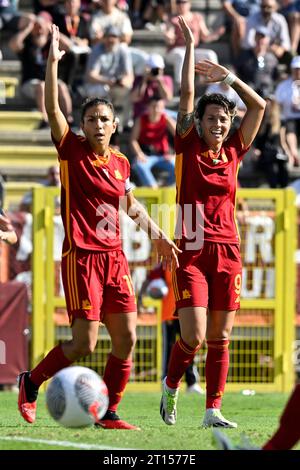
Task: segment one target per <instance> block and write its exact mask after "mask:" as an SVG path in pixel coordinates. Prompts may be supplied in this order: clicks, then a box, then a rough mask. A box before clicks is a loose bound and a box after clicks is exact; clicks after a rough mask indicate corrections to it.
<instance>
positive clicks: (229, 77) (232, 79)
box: [222, 72, 236, 85]
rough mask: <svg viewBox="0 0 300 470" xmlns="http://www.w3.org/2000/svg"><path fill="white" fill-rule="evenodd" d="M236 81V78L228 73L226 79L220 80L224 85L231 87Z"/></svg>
mask: <svg viewBox="0 0 300 470" xmlns="http://www.w3.org/2000/svg"><path fill="white" fill-rule="evenodd" d="M235 80H236V76H235V75H234V74H233V73H232V72H229V73H228V74H227V75H226V77H225V78H224V79H223V80H222V81H223V82H224V83H226V85H232V84H233V83H234V82H235Z"/></svg>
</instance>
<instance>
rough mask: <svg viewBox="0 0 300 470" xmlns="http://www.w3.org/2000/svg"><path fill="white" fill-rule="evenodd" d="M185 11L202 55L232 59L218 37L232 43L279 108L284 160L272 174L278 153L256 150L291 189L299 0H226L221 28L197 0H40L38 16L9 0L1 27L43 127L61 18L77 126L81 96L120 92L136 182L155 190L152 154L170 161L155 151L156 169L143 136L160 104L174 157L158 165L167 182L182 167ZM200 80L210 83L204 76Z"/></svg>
mask: <svg viewBox="0 0 300 470" xmlns="http://www.w3.org/2000/svg"><path fill="white" fill-rule="evenodd" d="M178 15H181V16H183V17H184V18H185V20H186V22H187V24H188V25H189V26H190V28H191V30H192V31H193V35H194V37H195V46H196V47H195V55H196V60H197V61H198V60H203V59H209V60H212V61H214V62H221V63H223V62H224V58H223V57H222V55H221V57H220V53H219V54H217V52H216V51H218V50H220V48H215V47H214V45H213V44H212V45H210V44H211V43H214V42H218V41H223V42H227V44H228V45H230V59H231V64H230V67H231V69H232V70H233V71H234V73H236V74H237V75H238V76H239V77H240V78H241V79H242V80H243V81H245V82H247V83H248V84H249V85H251V87H253V88H254V89H255V90H258V91H259V92H260V93H261V94H262V95H263V96H264V97H265V98H267V99H268V102H269V103H270V106H269V107H272V109H273V107H274V109H275V108H276V106H277V107H278V113H277V114H278V122H279V129H277V130H276V136H277V137H276V138H275V139H274V138H273V137H274V136H273V130H274V126H273V124H272V123H271V122H267V121H268V120H269V121H270V120H271V118H272V116H273V113H269V112H267V113H266V116H265V122H264V128H263V131H262V132H261V134H262V135H264V137H266V136H268V139H269V138H271V140H272V146H273V147H276V146H277V147H278V152H276V155H284V158H281V159H280V161H278V158H277V157H276V158H275V157H274V161H273V162H272V165H273V167H274V168H273V169H274V171H273V172H271V173H272V175H271V174H270V173H269V174H268V175H267V172H265V169H264V166H265V165H266V164H267V162H268V164H270V159H271V154H272V152H269V154H268V157H267V158H266V157H265V153H264V151H263V149H262V148H261V143H257V144H255V145H257V147H255V151H254V153H253V154H254V164H255V165H256V168H257V170H258V171H261V173H262V174H264V173H265V174H266V182H267V183H268V184H269V185H270V186H271V187H277V186H279V187H284V186H285V185H286V184H287V183H288V168H291V167H293V166H298V165H299V151H298V144H299V143H298V137H297V136H298V134H299V130H300V124H299V123H300V55H299V54H300V46H299V39H300V1H299V0H294V1H293V0H281V1H279V0H278V1H276V0H221V11H220V15H218V21H217V22H216V24H215V26H211V25H208V24H207V21H206V16H205V15H204V14H202V13H199V12H198V11H194V10H193V2H192V1H190V0H160V1H155V2H147V1H145V0H128V1H126V0H64V2H63V3H61V1H59V0H33V4H32V8H31V12H30V13H28V12H23V11H22V10H21V9H18V5H17V2H16V1H15V0H0V34H1V29H2V30H6V31H8V33H7V34H9V35H10V40H9V47H10V48H11V50H12V51H14V52H15V53H16V54H17V56H18V57H19V59H20V62H21V67H22V74H21V84H20V86H21V93H22V94H23V95H24V96H25V97H26V98H28V99H30V100H33V102H34V103H35V106H36V108H37V109H38V110H39V111H40V112H41V113H42V121H41V122H40V124H39V128H40V129H42V128H47V127H48V121H47V115H46V112H45V107H44V77H45V64H46V59H47V54H48V50H49V31H50V27H51V24H52V23H56V24H57V25H58V26H59V28H60V32H61V44H60V47H61V48H62V49H63V50H64V51H65V55H64V58H63V60H61V61H60V65H59V78H60V80H59V98H60V103H61V108H62V110H63V112H64V114H65V116H66V118H67V120H68V122H69V124H70V125H73V124H74V122H73V121H74V113H73V107H74V103H75V105H76V103H78V98H79V99H80V100H82V99H83V98H85V97H86V96H91V95H98V96H101V97H105V98H108V99H110V100H111V101H112V102H113V103H114V105H115V107H116V109H117V114H118V116H119V117H120V125H119V132H122V131H125V132H126V131H127V132H130V130H131V135H130V136H129V138H128V141H129V142H130V145H129V150H130V155H129V156H130V158H131V159H132V163H133V168H135V170H136V175H137V181H136V184H147V185H149V186H153V187H155V186H156V184H157V181H156V179H155V177H154V176H153V178H152V177H151V176H150V173H149V172H150V169H151V168H152V165H150V164H149V162H150V160H149V158H148V157H154V156H155V157H156V158H158V157H159V158H160V160H159V163H161V161H162V158H164V157H163V153H164V152H159V153H158V154H157V152H154V153H153V151H152V152H150V154H149V152H148V155H147V162H148V163H147V175H146V174H145V171H146V170H145V169H146V165H145V152H144V151H143V150H142V147H141V145H140V144H141V142H140V136H145V135H147V133H148V129H147V128H144V126H148V127H149V125H150V123H151V119H154V120H156V119H157V117H155V118H153V117H151V119H150V118H149V116H150V115H151V116H152V114H153V112H154V109H155V106H156V109H158V108H159V109H160V111H159V112H161V113H162V114H163V115H164V116H166V117H165V118H164V119H165V121H164V122H165V132H166V137H165V138H166V139H167V141H168V151H167V152H166V153H167V155H168V158H167V159H165V162H164V164H163V165H158V166H161V167H163V168H164V169H166V168H167V167H168V171H166V178H165V180H164V179H162V182H165V184H173V182H174V181H173V180H172V178H170V173H169V165H172V158H169V156H170V155H172V152H173V148H172V131H170V129H171V128H172V125H170V122H172V119H174V118H175V119H176V112H175V111H174V110H172V109H171V108H172V107H173V108H174V106H172V104H174V101H173V100H174V97H175V98H176V96H178V93H179V91H180V76H181V69H182V64H183V57H184V41H183V38H182V36H181V32H180V28H179V27H178V24H177V17H178ZM220 18H221V19H220ZM141 28H144V29H145V28H146V29H148V30H156V31H159V34H161V35H162V36H163V37H164V40H165V53H164V54H158V53H156V52H155V51H154V50H153V51H151V53H149V51H146V50H144V49H143V48H142V47H140V48H139V47H135V46H134V47H133V46H132V39H133V35H134V31H135V30H136V29H141ZM227 61H228V58H227V60H226V62H227ZM224 65H225V64H224ZM226 66H228V64H227V63H226ZM198 86H202V87H203V91H204V90H205V88H204V84H203V83H198ZM206 91H207V92H219V93H223V94H226V96H227V97H228V98H230V99H233V100H235V101H236V102H237V106H238V119H239V118H242V116H243V113H244V111H245V106H244V104H243V102H242V101H241V100H240V99H239V98H238V97H237V96H236V95H235V93H234V91H233V90H232V89H231V88H230V87H228V86H227V85H226V84H214V85H213V86H210V87H208V88H207V90H206ZM154 105H155V106H154ZM151 110H152V111H151ZM76 124H77V125H78V123H76ZM151 126H153V122H152V123H151ZM275 127H276V126H275ZM277 131H278V132H277ZM269 132H271V134H272V136H273V137H270V135H271V134H269ZM258 141H263V139H258ZM154 147H155V145H154V146H153V148H154ZM153 148H152V150H153ZM127 150H128V149H127ZM273 153H274V152H273ZM142 154H143V156H142ZM274 155H275V153H274ZM143 160H144V165H142V163H143ZM152 161H153V162H154V158H152ZM151 171H152V170H151ZM275 174H278V178H277V177H275V176H274V175H275ZM145 175H146V176H145ZM146 180H147V182H146Z"/></svg>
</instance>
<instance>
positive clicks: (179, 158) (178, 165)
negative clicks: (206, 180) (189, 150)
mask: <svg viewBox="0 0 300 470" xmlns="http://www.w3.org/2000/svg"><path fill="white" fill-rule="evenodd" d="M182 165H183V153H178V154H177V155H176V158H175V180H176V188H177V194H176V202H177V203H178V202H179V199H180V198H179V195H180V191H181V183H182Z"/></svg>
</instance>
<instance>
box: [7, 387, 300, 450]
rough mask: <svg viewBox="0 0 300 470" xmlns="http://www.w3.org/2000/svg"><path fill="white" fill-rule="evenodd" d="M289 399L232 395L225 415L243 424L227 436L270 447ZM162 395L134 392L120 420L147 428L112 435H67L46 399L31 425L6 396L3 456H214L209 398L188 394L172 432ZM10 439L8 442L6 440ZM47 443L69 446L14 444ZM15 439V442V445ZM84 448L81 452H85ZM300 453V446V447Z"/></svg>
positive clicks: (96, 430) (83, 431) (88, 430)
mask: <svg viewBox="0 0 300 470" xmlns="http://www.w3.org/2000/svg"><path fill="white" fill-rule="evenodd" d="M287 398H288V395H286V394H280V393H272V394H256V395H255V396H243V395H242V394H241V393H227V394H226V395H225V398H224V406H223V409H222V412H223V414H224V416H225V417H226V418H228V419H230V420H232V421H236V422H237V423H238V429H231V430H226V431H225V432H226V433H227V434H228V435H229V436H230V438H231V439H232V440H233V441H234V442H235V443H237V442H239V439H240V435H241V434H242V433H245V434H246V435H248V436H249V437H250V439H251V440H252V441H253V443H254V444H255V445H257V446H259V445H261V444H262V443H264V442H265V441H266V440H267V439H268V438H269V437H270V436H271V435H272V433H273V431H274V430H275V429H276V427H277V424H278V419H279V416H280V414H281V412H282V410H283V407H284V404H285V403H286V401H287ZM159 403H160V394H158V393H141V392H136V393H134V392H130V393H129V392H128V393H126V394H125V396H124V399H123V401H122V403H121V406H120V408H119V414H120V416H121V417H122V418H123V419H125V420H128V421H129V422H130V423H132V424H136V425H138V426H140V427H141V429H142V430H141V431H120V430H118V431H116V430H113V431H107V430H103V429H99V428H94V427H89V428H83V429H66V428H63V427H61V426H59V425H58V424H57V423H55V421H53V419H52V418H51V417H50V416H49V414H48V412H47V409H46V406H45V396H44V394H43V393H41V394H40V396H39V399H38V412H37V420H36V422H35V423H34V424H31V425H30V424H27V423H25V421H23V419H22V418H21V416H20V414H19V412H18V410H17V394H16V393H13V392H0V416H1V420H0V450H3V449H5V450H17V449H30V450H33V449H34V450H35V449H36V450H39V449H45V450H51V449H53V450H54V449H55V450H58V449H63V450H66V449H70V450H71V449H76V447H74V446H72V447H71V446H68V443H70V442H71V443H73V444H74V443H75V444H76V443H78V444H79V445H80V444H90V445H92V446H95V445H97V446H103V447H102V448H103V449H108V450H109V449H110V448H114V449H115V448H121V449H152V450H165V449H169V450H212V449H214V444H213V441H212V432H211V430H210V429H202V428H201V426H200V425H201V423H202V419H203V413H204V408H205V398H204V397H203V396H195V395H187V394H185V392H184V391H182V392H181V393H180V395H179V400H178V420H177V424H176V425H175V426H167V425H165V424H164V422H163V421H162V419H161V417H160V415H159ZM1 437H5V440H1ZM16 438H21V439H22V438H24V439H35V440H39V439H44V440H48V441H59V442H64V444H65V445H64V446H60V445H57V444H56V445H49V444H46V443H37V442H20V441H16V440H14V439H16ZM10 439H11V440H10ZM79 448H80V447H79ZM297 448H298V449H300V446H299V445H298V446H297Z"/></svg>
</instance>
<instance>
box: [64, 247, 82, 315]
mask: <svg viewBox="0 0 300 470" xmlns="http://www.w3.org/2000/svg"><path fill="white" fill-rule="evenodd" d="M67 283H68V291H69V298H70V307H71V310H78V309H79V308H80V304H79V296H78V287H77V282H76V251H75V250H74V251H72V252H71V253H70V254H69V255H68V258H67Z"/></svg>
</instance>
